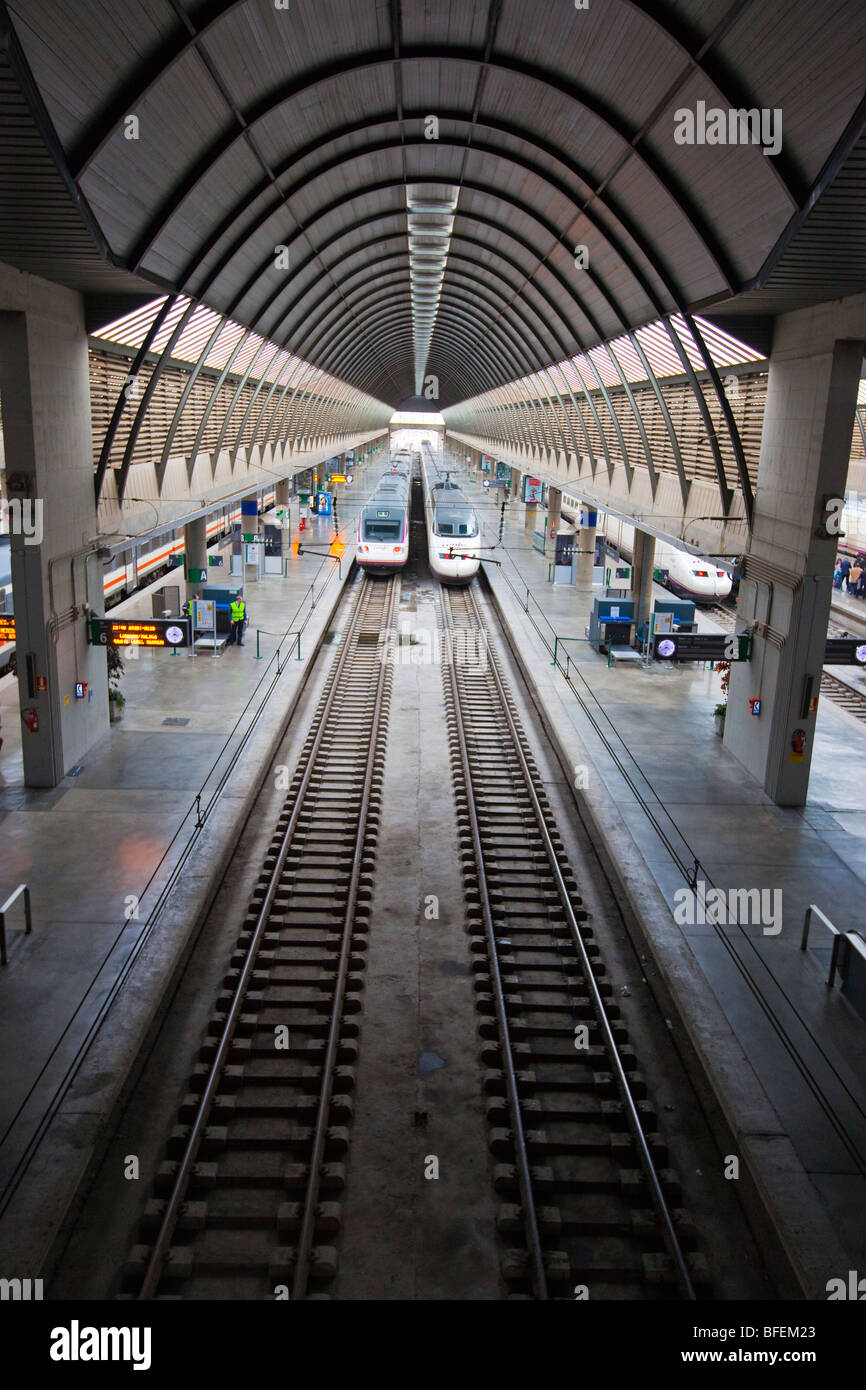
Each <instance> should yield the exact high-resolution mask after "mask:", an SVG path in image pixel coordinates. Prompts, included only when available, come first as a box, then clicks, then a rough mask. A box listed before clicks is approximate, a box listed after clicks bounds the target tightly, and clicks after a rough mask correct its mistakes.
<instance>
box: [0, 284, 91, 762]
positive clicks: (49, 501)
mask: <svg viewBox="0 0 866 1390" xmlns="http://www.w3.org/2000/svg"><path fill="white" fill-rule="evenodd" d="M0 395H2V399H3V430H4V436H5V446H6V468H7V473H6V485H7V491H8V497H9V501H10V503H11V504H13V505H12V509H11V511H10V532H11V539H10V550H11V565H12V586H13V602H14V610H15V627H16V652H17V658H18V693H19V701H20V706H21V710H22V718H23V714H24V711H25V710H27V711H35V716H36V718H37V720H38V730H37V731H35V732H32V731H31V730H30V728H28V727H26V725H25V726H24V727H23V729H22V740H21V741H22V749H23V759H24V780H25V782H26V784H27V786H29V787H53V786H56V785H57V783H58V782H60V781H61V779H62V778H63V777H64V776H65V774H66V773H67V772H68V771H69V769H70V768H72V767H74V766H75V764H76V763H77V762H79V761H80V760H81V759H82V758H83V757H84V756H85V754H86V753H87V751H88V750H89V749H90V748H92V746H93V745H94V743H96V742H97V741H98V740H99V739H100V738H102V736H103V734H105V733H106V731H107V729H108V678H107V670H106V660H105V652H104V650H102V649H101V648H100V647H96V646H94V647H91V646H89V645H88V641H87V623H86V612H85V610H86V605H90V608H91V609H92V611H93V612H94V613H95V614H101V613H103V612H104V599H103V592H102V566H101V564H100V562H99V561H98V560H97V559H96V558H95V556H94V554H93V552H94V550H95V549H96V545H97V540H96V537H97V528H98V522H97V517H96V506H95V502H94V492H93V442H92V438H91V428H90V374H89V366H88V357H87V333H86V330H85V326H84V311H83V304H82V300H81V297H80V296H79V295H78V294H75V293H74V292H73V291H71V290H67V289H63V288H62V287H60V286H58V285H53V284H49V283H48V282H47V281H44V280H40V279H39V278H38V277H36V276H33V275H27V274H22V273H21V272H20V271H17V270H12V269H10V267H8V266H5V265H0ZM43 682H44V683H45V685H46V689H45V690H44V691H43V690H41V689H39V688H38V687H39V686H41V685H42V684H43ZM79 682H86V685H87V693H86V694H85V695H84V698H81V699H79V698H77V697H76V685H77V683H79Z"/></svg>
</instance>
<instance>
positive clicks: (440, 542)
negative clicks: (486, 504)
mask: <svg viewBox="0 0 866 1390" xmlns="http://www.w3.org/2000/svg"><path fill="white" fill-rule="evenodd" d="M424 445H425V447H424V451H423V456H422V459H421V476H422V482H423V486H424V524H425V526H426V528H427V560H428V564H429V565H430V569H431V570H432V572H433V573H434V574H435V575H436V577H437V579H439V580H441V582H442V583H443V584H468V583H469V581H470V580H471V579H472V577H473V576H474V575H476V574H477V573H478V567H479V565H480V563H481V562H480V559H479V551H480V548H481V527H480V526H479V524H478V517H477V516H476V514H475V511H474V509H473V507H472V504H471V502H469V501H468V499H467V498H466V496H465V495H464V494H463V493H462V492H461V490H460V488H459V487H458V486H457V484H456V483H452V482H451V481H450V479H449V477H448V474H447V473H445V474H443V473H441V472H440V470H439V468H438V466H437V464H436V460H435V459H434V457H433V451H432V449H431V448H430V445H429V443H428V442H427V441H426V440H425V441H424Z"/></svg>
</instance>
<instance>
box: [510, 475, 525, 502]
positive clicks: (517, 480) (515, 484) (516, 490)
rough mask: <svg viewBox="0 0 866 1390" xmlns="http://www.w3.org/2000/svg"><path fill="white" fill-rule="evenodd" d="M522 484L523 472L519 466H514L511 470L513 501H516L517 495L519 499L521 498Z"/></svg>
mask: <svg viewBox="0 0 866 1390" xmlns="http://www.w3.org/2000/svg"><path fill="white" fill-rule="evenodd" d="M522 486H523V474H522V473H521V471H520V469H519V468H512V470H511V500H512V501H514V499H515V497H516V498H517V499H518V501H519V500H520V489H521V487H522Z"/></svg>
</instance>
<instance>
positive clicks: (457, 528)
mask: <svg viewBox="0 0 866 1390" xmlns="http://www.w3.org/2000/svg"><path fill="white" fill-rule="evenodd" d="M433 534H434V535H436V536H477V535H478V522H477V521H476V519H475V513H474V512H473V511H472V509H471V508H470V507H437V508H436V514H435V516H434V518H433Z"/></svg>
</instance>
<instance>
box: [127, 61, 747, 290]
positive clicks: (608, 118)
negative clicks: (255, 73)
mask: <svg viewBox="0 0 866 1390" xmlns="http://www.w3.org/2000/svg"><path fill="white" fill-rule="evenodd" d="M409 56H410V55H408V54H407V55H405V57H406V59H407V60H408V59H409ZM414 56H415V58H416V59H417V58H425V57H426V58H433V59H437V60H446V61H451V62H463V63H466V62H471V61H476V62H477V59H475V60H473V59H467V58H466V57H465V56H463V57H461V56H459V50H456V49H448V48H444V49H437V48H435V47H433V48H431V49H430V50H429V51H425V50H422V52H421V53H415V55H414ZM393 62H394V58H393V54H389V56H388V58H387V60H386V59H383V58H380V59H378V60H376V61H368V60H367V59H365V58H363V57H362V58H361V59H360V60H359V61H358V62H356V63H353V64H349V65H346V64H345V63H342V64H340V65H339V69H338V71H339V75H340V76H342V77H345V75H346V74H347V73H354V72H360V71H366V70H367V69H369V68H373V67H377V66H383V65H384V64H385V63H387V65H388V66H391V65H392V64H393ZM489 66H490V67H491V68H493V69H495V70H500V71H505V72H509V73H512V74H514V75H515V76H519V77H523V78H525V79H527V80H531V81H533V82H535V83H538V84H539V85H541V86H546V87H550V88H552V89H553V90H554V91H556V92H557V93H558V94H559V95H560V96H563V97H565V98H568V99H570V100H572V101H573V102H575V103H576V104H577V105H580V106H582V107H583V108H584V109H585V110H587V111H590V112H591V113H592V114H593V115H594V116H595V117H596V118H597V119H598V120H599V121H600V122H601V123H602V124H603V125H605V126H606V127H607V128H608V129H610V130H611V131H613V132H614V134H616V135H618V136H619V138H620V140H621V141H622V142H623V145H624V146H626V147H627V148H629V149H630V150H631V152H632V153H633V154H634V156H635V157H636V158H637V159H638V160H639V161H640V162H641V163H642V164H643V165H644V167H645V168H646V170H647V172H648V173H650V174H651V175H652V176H653V177H654V179H655V181H656V183H657V184H658V185H659V187H660V188H662V189H663V190H664V192H665V193H666V194H667V196H668V197H669V198H670V199H671V201H672V202H673V203H674V204H675V205H676V207H677V208H678V209H679V210H680V212H681V213H682V215H683V217H684V218H685V219H686V221H687V222H688V223H689V224H690V226H691V228H692V230H693V231H694V233H695V235H696V236H697V238H698V240H699V241H700V242H701V243H702V245H703V246H704V249H705V251H706V253H707V255H708V256H709V257H710V259H711V260H712V261H713V262H714V263H715V265H716V268H717V269H718V271H719V273H720V274H721V276H722V278H723V279H724V281H725V284H726V286H727V288H728V289H729V290H732V291H733V290H735V289H736V288H737V287H738V284H739V282H738V280H737V277H736V274H735V273H734V271H733V267H732V266H731V265H730V264H729V262H728V257H727V253H726V251H725V250H724V248H723V247H722V246H721V245H720V243H719V242H718V240H717V238H716V236H715V233H714V231H713V228H712V227H711V226H710V225H709V223H708V222H707V221H706V219H705V218H704V215H703V211H702V210H701V208H700V207H699V206H698V205H697V204H696V203H695V201H694V199H693V198H692V196H691V193H690V191H689V189H688V188H687V187H686V186H685V185H683V184H682V183H681V182H680V180H679V179H678V178H676V177H675V176H674V174H673V171H672V170H670V169H669V168H665V167H664V165H663V164H662V163H661V161H660V160H659V159H658V158H657V157H656V156H655V155H654V154H652V153H651V152H650V151H648V150H647V149H646V148H644V149H640V148H639V147H638V146H637V145H636V144H635V143H634V142H635V139H636V138H638V137H639V135H640V133H641V132H638V131H634V130H630V129H629V128H628V127H627V126H626V125H624V124H623V122H622V121H621V120H620V118H619V116H618V115H617V113H616V112H614V111H613V110H612V109H611V108H609V107H608V106H607V105H606V103H601V102H599V101H597V100H596V99H594V98H592V97H591V96H590V95H589V94H588V93H587V92H586V90H585V89H584V88H581V87H580V86H579V85H577V84H574V83H566V82H564V81H563V80H562V79H560V78H556V79H555V80H552V77H553V75H552V74H549V73H545V75H544V76H542V75H541V73H540V72H539V70H537V69H535V68H534V67H532V65H531V64H528V63H523V62H520V61H518V60H517V59H516V58H510V57H500V58H495V59H491V61H490V64H489ZM333 68H334V65H333V64H332V65H330V66H329V68H328V70H327V78H328V79H329V78H331V77H333V76H335V75H336V74H335V72H334V71H333ZM322 80H326V79H323V78H320V77H318V76H316V75H315V74H311V76H310V80H309V81H305V80H304V79H300V80H299V81H295V82H292V83H289V84H287V86H286V87H284V88H282V89H281V90H280V91H279V92H278V93H277V95H276V96H274V95H273V94H272V95H271V96H269V97H267V98H265V99H264V100H263V101H262V102H260V103H258V104H257V105H256V106H254V107H252V108H251V109H250V110H249V111H248V112H246V113H244V115H243V124H242V125H239V126H238V127H237V128H236V129H235V130H234V131H232V133H231V134H229V135H226V136H222V137H220V138H219V139H218V140H215V141H214V142H213V143H212V145H211V147H210V149H209V150H208V151H207V153H205V154H204V155H202V156H201V158H200V159H199V160H198V161H197V162H196V165H195V168H194V169H193V171H192V172H191V173H189V174H187V175H186V177H185V178H183V179H181V180H179V181H178V183H177V184H176V185H175V187H174V189H173V190H172V191H171V193H170V194H169V195H168V196H167V198H165V199H164V201H163V203H162V204H161V206H160V207H159V208H158V209H157V212H156V214H155V216H154V217H153V218H152V219H151V222H150V224H149V225H148V227H147V228H146V230H145V231H144V232H143V233H142V235H141V237H140V239H139V241H138V243H137V245H136V247H135V249H134V251H133V252H132V253H131V255H130V256H129V257H128V260H129V264H130V267H131V268H132V269H135V270H137V269H139V268H140V266H141V262H142V261H143V260H144V257H145V256H146V255H147V253H148V251H150V249H151V247H152V246H153V243H154V241H155V240H156V239H157V237H158V236H159V235H160V233H161V232H163V231H164V230H165V228H166V226H167V225H168V223H169V222H170V221H171V219H172V217H174V216H175V214H176V213H177V212H178V210H179V209H180V208H181V206H182V205H183V203H184V202H185V201H186V199H187V198H188V197H189V195H190V194H191V193H192V192H194V191H195V189H196V188H197V187H198V185H199V183H200V182H201V181H202V179H204V178H205V176H206V175H207V174H209V173H210V172H211V170H212V169H213V168H214V166H215V165H216V164H218V163H219V161H220V160H221V159H222V158H223V156H224V155H226V154H228V153H229V152H230V151H231V150H232V149H233V148H234V146H235V145H236V144H237V143H238V142H239V141H241V140H246V139H247V138H248V135H249V133H250V132H251V131H253V130H254V128H255V126H256V125H257V124H258V122H259V121H261V120H262V119H264V117H266V116H269V115H271V113H272V112H274V111H275V110H277V109H278V108H279V107H280V106H282V105H284V104H285V103H286V102H288V101H290V100H291V99H292V98H293V97H295V96H300V95H302V94H305V93H308V92H309V91H310V90H311V89H312V88H314V87H316V86H318V85H319V84H320V82H321V81H322ZM419 140H420V143H421V144H422V145H425V146H427V147H428V148H429V146H430V143H431V142H430V141H429V140H425V139H424V137H423V136H420V137H419ZM412 143H417V142H416V141H414V140H407V139H405V137H404V138H403V139H398V140H389V141H387V142H386V143H385V144H384V145H383V148H385V149H396V150H402V149H403V148H404V147H405V146H406V145H408V144H412ZM435 143H436V144H437V145H438V146H439V147H440V148H441V146H442V145H443V144H444V143H445V142H444V141H443V140H442V138H441V137H440V139H439V140H437V141H436V142H435ZM454 143H456V144H458V145H459V147H460V148H465V146H466V142H454ZM471 147H472V148H473V149H475V148H477V145H476V142H475V141H474V140H473V141H472V146H471ZM339 162H340V161H335V162H333V163H332V164H328V165H325V166H323V168H322V172H324V171H325V170H327V169H328V168H331V167H337V165H338V163H339ZM584 181H585V180H584ZM305 182H308V180H302V181H301V182H300V183H299V185H297V187H301V186H303V184H304V183H305ZM416 182H417V180H416ZM590 186H591V187H592V184H590ZM261 191H262V189H261V186H260V187H259V189H258V191H257V192H256V194H255V195H254V199H255V197H259V196H261ZM293 191H297V189H296V188H295V189H290V190H285V191H282V200H283V202H284V203H288V202H290V200H291V196H292V192H293ZM595 196H596V197H597V198H598V199H599V201H600V202H602V203H604V201H605V200H604V197H603V195H602V194H601V193H596V194H595ZM254 199H253V201H254ZM246 205H247V206H248V205H249V204H248V203H247V204H246ZM650 259H652V258H650Z"/></svg>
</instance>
